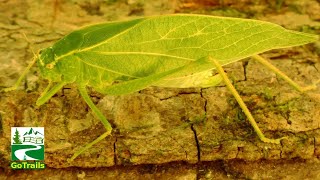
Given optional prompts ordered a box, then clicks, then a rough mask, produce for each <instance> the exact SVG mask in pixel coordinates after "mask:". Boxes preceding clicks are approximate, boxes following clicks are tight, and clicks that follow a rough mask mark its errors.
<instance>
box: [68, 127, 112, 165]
mask: <svg viewBox="0 0 320 180" xmlns="http://www.w3.org/2000/svg"><path fill="white" fill-rule="evenodd" d="M109 135H111V130H109V131H107V132H105V133H103V134H102V135H101V136H99V137H98V138H97V139H95V140H94V141H92V142H91V143H89V144H87V145H85V146H84V147H82V148H81V149H80V150H79V151H77V152H75V153H74V154H73V156H72V157H71V158H70V159H68V160H67V161H68V162H69V163H70V162H72V161H73V160H74V159H75V158H77V157H78V156H79V155H80V154H82V153H83V152H84V151H86V150H88V149H89V148H91V147H92V146H93V145H95V144H96V143H98V142H100V141H101V140H103V139H104V138H106V137H107V136H109Z"/></svg>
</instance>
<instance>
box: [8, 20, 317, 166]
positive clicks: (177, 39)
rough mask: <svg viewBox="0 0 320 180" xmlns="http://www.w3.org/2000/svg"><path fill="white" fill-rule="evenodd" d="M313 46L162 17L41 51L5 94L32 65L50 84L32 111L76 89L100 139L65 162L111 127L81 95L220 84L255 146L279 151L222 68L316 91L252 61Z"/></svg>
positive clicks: (256, 30)
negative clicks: (99, 127)
mask: <svg viewBox="0 0 320 180" xmlns="http://www.w3.org/2000/svg"><path fill="white" fill-rule="evenodd" d="M317 39H318V36H316V35H313V34H306V33H301V32H296V31H292V30H287V29H285V28H283V27H281V26H279V25H276V24H272V23H269V22H264V21H258V20H251V19H239V18H227V17H215V16H206V15H187V14H177V15H164V16H154V17H144V18H139V19H134V20H129V21H119V22H108V23H103V24H96V25H91V26H87V27H84V28H82V29H79V30H76V31H74V32H71V33H70V34H69V35H67V36H65V37H64V38H62V39H61V40H59V41H58V42H56V43H55V44H54V45H52V46H51V47H48V48H46V49H43V50H41V51H40V52H39V55H37V56H35V57H34V59H33V62H32V63H31V64H30V65H29V66H28V68H27V69H26V70H25V71H24V73H23V74H22V76H21V77H20V78H19V79H18V81H17V83H16V84H15V85H14V86H13V87H12V88H7V89H5V91H9V90H13V89H16V88H17V87H18V86H19V83H20V82H21V81H22V79H23V78H24V76H25V74H26V73H27V72H28V70H29V69H30V68H31V67H32V65H33V64H34V63H35V62H37V65H38V68H39V69H40V73H41V75H42V77H43V78H44V79H47V80H48V81H49V85H48V87H47V88H46V89H45V91H44V92H43V93H42V94H41V96H40V97H39V99H38V100H37V102H36V104H37V105H38V106H41V105H42V104H44V103H46V102H47V101H48V100H49V99H50V98H51V97H52V96H53V95H54V94H56V93H57V92H58V91H59V90H60V89H61V88H62V87H63V86H64V85H66V84H69V83H75V84H76V85H77V87H78V90H79V92H80V94H81V96H82V97H83V99H84V100H85V102H86V103H87V104H88V106H89V107H90V108H91V110H92V111H93V112H94V114H95V115H96V116H97V117H98V118H99V119H100V120H101V122H102V123H103V125H104V127H105V128H106V132H105V133H104V134H103V135H101V136H100V137H98V138H97V139H96V140H94V141H93V142H91V143H90V144H87V145H86V146H84V147H83V148H82V149H81V150H80V151H78V152H76V153H75V154H74V155H73V156H72V157H71V160H73V159H75V158H76V157H77V156H78V155H80V154H81V153H82V152H83V151H85V150H87V149H88V148H90V147H91V146H92V145H94V144H96V143H97V142H99V141H101V140H102V139H104V138H105V137H106V136H108V135H110V134H111V132H112V126H111V124H110V123H109V122H108V121H107V119H106V118H105V116H104V115H103V114H102V113H101V111H100V110H99V109H98V108H97V107H96V106H95V104H94V103H93V102H92V100H91V98H90V96H89V95H88V93H87V90H86V87H92V88H93V89H94V90H96V91H98V92H100V93H102V94H106V95H122V94H128V93H132V92H136V91H139V90H142V89H144V88H147V87H149V86H160V87H171V88H188V87H200V88H207V87H213V86H216V85H217V84H219V83H220V82H221V81H224V82H225V84H226V85H227V87H228V89H229V90H230V91H231V93H232V94H233V96H234V97H235V98H236V100H237V102H238V103H239V105H240V107H241V108H242V110H243V112H244V113H245V114H246V116H247V118H248V120H249V121H250V123H251V125H252V126H253V128H254V130H255V132H256V133H257V134H258V136H259V138H260V139H261V140H262V141H263V142H267V143H276V144H279V143H280V140H281V139H282V138H279V139H269V138H266V137H265V136H264V135H263V133H262V132H261V130H260V129H259V127H258V126H257V124H256V122H255V120H254V118H253V116H252V115H251V113H250V111H249V110H248V108H247V107H246V105H245V103H244V102H243V100H242V99H241V97H240V96H239V94H238V93H237V91H236V90H235V88H234V87H233V86H232V84H231V83H230V81H229V80H228V77H227V75H226V74H225V72H224V70H223V68H222V66H225V65H227V64H230V63H233V62H236V61H239V60H242V59H244V58H247V57H253V59H255V60H257V61H259V62H260V63H262V64H263V65H265V66H267V67H268V68H269V69H270V70H272V71H274V72H275V73H276V74H277V75H279V76H280V77H281V78H283V79H284V80H286V81H287V82H288V83H289V84H291V85H293V87H295V88H296V89H297V90H298V91H301V92H303V91H305V90H309V89H313V88H316V86H315V84H314V85H312V86H308V87H305V88H302V87H300V86H299V85H297V84H296V83H295V82H293V81H292V80H291V79H290V78H289V77H287V76H286V75H285V74H283V73H282V72H281V71H279V70H278V69H277V68H275V67H274V66H272V65H271V63H269V62H268V61H267V60H265V59H263V58H262V57H261V56H259V55H258V54H259V53H262V52H265V51H268V50H271V49H277V48H286V47H292V46H298V45H303V44H307V43H311V42H314V41H316V40H317ZM213 70H216V71H217V72H218V73H217V75H214V74H213ZM52 84H54V85H53V87H51V85H52Z"/></svg>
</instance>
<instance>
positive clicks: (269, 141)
mask: <svg viewBox="0 0 320 180" xmlns="http://www.w3.org/2000/svg"><path fill="white" fill-rule="evenodd" d="M209 59H210V60H211V61H212V63H213V64H214V65H215V67H216V69H217V71H218V72H219V74H220V75H221V77H222V79H223V81H224V82H225V84H226V86H227V88H228V89H229V90H230V92H231V93H232V95H233V96H234V97H235V99H236V100H237V102H238V104H239V105H240V107H241V109H242V111H243V112H244V114H245V115H246V116H247V118H248V120H249V122H250V124H251V125H252V127H253V129H254V131H255V132H256V133H257V134H258V136H259V138H260V139H261V141H263V142H267V143H275V144H280V140H281V139H284V138H285V137H283V138H279V139H269V138H266V137H265V136H264V134H263V133H262V131H261V130H260V128H259V127H258V125H257V123H256V121H255V120H254V118H253V116H252V114H251V113H250V111H249V109H248V108H247V106H246V104H245V103H244V102H243V100H242V98H241V97H240V95H239V93H238V92H237V90H236V89H235V88H234V86H233V85H232V83H231V82H230V80H229V78H228V76H227V74H226V73H225V72H224V70H223V68H222V66H221V65H220V64H219V62H218V61H217V60H215V59H213V58H211V57H209Z"/></svg>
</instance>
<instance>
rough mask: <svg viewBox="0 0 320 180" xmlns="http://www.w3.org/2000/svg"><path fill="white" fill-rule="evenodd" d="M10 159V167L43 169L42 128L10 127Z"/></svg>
mask: <svg viewBox="0 0 320 180" xmlns="http://www.w3.org/2000/svg"><path fill="white" fill-rule="evenodd" d="M11 160H12V161H13V162H11V168H12V169H44V168H45V164H44V162H43V161H44V128H43V127H11ZM30 160H32V161H30Z"/></svg>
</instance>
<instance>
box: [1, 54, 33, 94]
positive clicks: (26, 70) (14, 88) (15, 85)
mask: <svg viewBox="0 0 320 180" xmlns="http://www.w3.org/2000/svg"><path fill="white" fill-rule="evenodd" d="M36 61H37V58H36V57H34V58H33V60H32V61H31V63H30V64H29V65H28V67H27V68H26V69H25V70H24V71H23V72H22V74H21V76H20V77H19V79H18V80H17V82H16V83H15V84H14V85H13V86H12V87H9V88H5V89H3V91H4V92H9V91H13V90H16V89H17V88H18V87H19V85H20V83H21V82H22V80H23V78H24V77H25V76H26V74H27V73H28V72H29V70H30V69H31V67H32V66H33V65H34V63H36Z"/></svg>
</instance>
